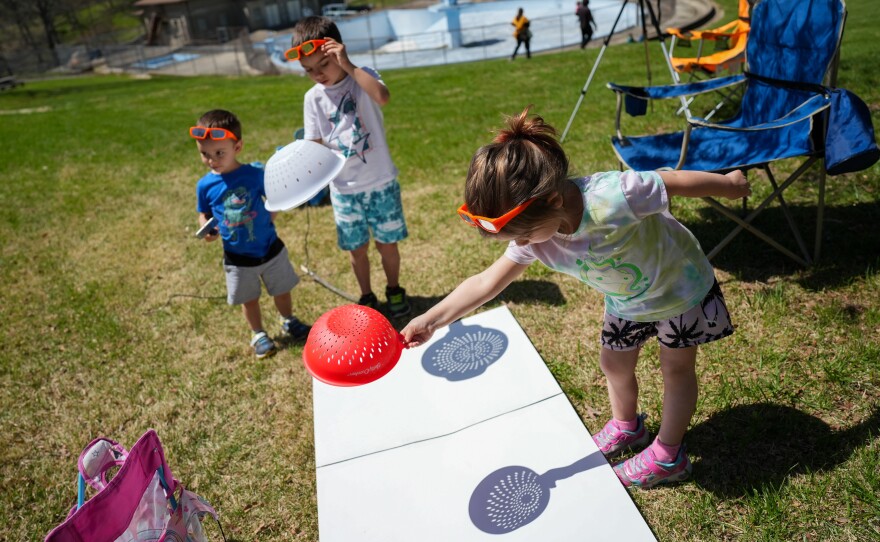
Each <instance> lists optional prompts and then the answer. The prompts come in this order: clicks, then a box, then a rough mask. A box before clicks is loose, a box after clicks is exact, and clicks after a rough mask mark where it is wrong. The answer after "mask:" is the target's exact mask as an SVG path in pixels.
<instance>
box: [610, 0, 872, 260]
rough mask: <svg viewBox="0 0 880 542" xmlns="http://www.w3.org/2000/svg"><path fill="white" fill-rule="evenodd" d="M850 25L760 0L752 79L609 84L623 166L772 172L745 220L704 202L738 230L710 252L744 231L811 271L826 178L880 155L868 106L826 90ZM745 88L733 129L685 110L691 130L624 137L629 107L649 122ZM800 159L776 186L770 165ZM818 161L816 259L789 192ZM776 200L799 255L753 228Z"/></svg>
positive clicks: (840, 13) (835, 7) (831, 8)
mask: <svg viewBox="0 0 880 542" xmlns="http://www.w3.org/2000/svg"><path fill="white" fill-rule="evenodd" d="M845 20H846V8H845V5H844V3H843V1H842V0H760V1H759V2H758V3H756V4H755V6H754V7H753V10H752V19H751V24H752V27H751V32H750V35H749V41H748V45H747V49H746V62H747V68H746V71H745V72H744V73H742V74H737V75H733V76H729V77H722V78H717V79H710V80H706V81H699V82H692V83H684V84H677V85H671V86H665V87H630V86H621V85H616V84H613V83H609V84H608V87H609V88H610V89H611V90H613V91H614V92H615V93H616V94H617V120H616V131H617V134H616V135H615V136H614V137H612V145H613V147H614V150H615V152H616V153H617V155H618V158H619V159H620V161H621V163H622V165H625V166H626V167H629V168H632V169H635V170H656V169H687V170H703V171H716V172H724V171H730V170H732V169H752V168H759V169H762V170H763V171H764V172H765V173H766V175H767V178H768V180H769V181H770V184H771V185H772V187H773V191H772V193H771V194H770V195H769V196H767V198H766V199H764V201H762V202H761V203H760V204H759V205H758V206H757V207H756V208H755V209H754V210H753V211H751V212H750V213H749V214H748V215H747V216H745V217H741V216H740V214H739V213H737V212H735V211H733V210H731V209H730V208H728V207H726V206H723V205H721V204H720V203H719V202H717V201H716V200H714V199H712V198H705V199H706V200H707V201H708V202H709V204H710V205H711V206H712V207H714V208H715V209H717V210H718V211H719V212H721V213H722V214H723V215H725V216H726V217H728V218H729V219H731V220H733V221H734V222H736V224H737V226H736V229H734V230H733V231H732V232H731V233H730V234H729V235H728V236H727V237H725V238H724V239H723V240H722V241H721V242H720V243H719V244H718V245H717V246H716V247H715V248H714V249H713V250H712V251H710V252H709V254H708V256H709V258H712V257H714V256H715V255H716V254H718V252H719V251H720V250H721V249H722V248H723V247H724V246H726V245H727V244H728V243H730V241H731V240H732V239H733V238H734V237H735V236H736V235H737V234H739V232H740V231H742V230H744V229H745V230H748V231H749V232H751V233H753V234H754V235H756V236H758V237H759V238H760V239H762V240H764V241H766V242H767V243H768V244H770V245H771V246H773V247H774V248H776V249H777V250H779V251H780V252H782V253H783V254H785V255H787V256H788V257H790V258H792V259H793V260H795V261H797V262H798V263H800V264H801V265H804V266H809V265H810V264H812V263H813V262H815V261H817V260H818V259H819V256H820V249H821V239H822V222H823V212H824V204H825V174H826V172H827V173H829V174H837V173H841V172H847V171H857V170H859V169H864V168H866V167H868V166H870V165H871V164H873V163H874V162H875V161H876V160H877V158H878V156H880V150H878V148H877V145H876V143H875V142H874V133H873V127H872V126H871V119H870V114H869V113H868V111H867V107H866V106H864V103H863V102H861V101H860V100H859V99H858V98H857V97H856V96H854V95H852V94H851V93H848V92H847V91H844V90H842V89H833V88H830V87H828V86H823V82H827V84H828V85H830V86H831V87H833V85H834V84H835V83H836V82H835V79H836V70H837V58H838V56H837V55H838V51H839V48H840V42H841V38H842V36H843V27H844V23H845ZM740 84H742V85H745V91H744V93H743V98H742V101H741V105H740V110H739V112H738V113H737V114H736V115H735V116H733V117H732V118H731V119H729V120H727V121H724V122H718V123H713V122H709V121H708V120H706V119H703V118H698V117H693V116H692V115H691V113H690V111H686V117H687V125H686V127H685V129H684V131H680V132H675V133H666V134H659V135H650V136H640V137H626V136H624V135H623V133H622V132H621V109H622V108H624V109H625V110H626V111H627V113H629V114H631V115H639V114H645V111H646V109H647V101H648V100H651V99H667V98H677V99H679V100H682V99H683V98H684V97H685V96H691V95H696V94H702V93H706V92H711V91H715V90H718V89H723V88H728V87H731V86H733V85H740ZM829 125H830V127H829ZM826 129H827V130H828V131H827V133H826ZM841 154H844V155H846V156H843V157H841ZM832 155H833V156H832ZM794 157H803V158H805V161H804V162H803V164H802V165H800V166H799V167H797V168H796V170H795V171H794V173H792V174H791V175H790V176H789V177H788V178H787V179H786V180H785V181H783V182H782V183H777V181H776V179H775V177H774V175H773V173H772V172H771V170H770V164H771V163H773V162H775V161H777V160H781V159H785V158H794ZM820 160H823V161H824V165H825V168H822V171H821V172H820V175H819V180H818V204H817V217H816V234H815V241H814V246H813V252H812V254H810V252H809V251H808V250H807V246H806V244H805V243H804V240H803V237H802V236H801V234H800V231H799V229H798V227H797V225H796V224H795V221H794V219H793V217H792V215H791V212H790V211H789V208H788V206H787V205H786V203H785V199H784V198H783V192H784V191H785V190H786V189H787V188H788V187H789V186H791V184H792V183H794V182H795V181H796V180H797V179H798V178H799V177H800V176H801V175H802V174H803V173H804V172H805V171H807V170H808V169H809V168H810V166H812V165H813V164H814V163H815V162H817V161H820ZM774 201H776V202H778V203H779V206H780V208H781V210H782V213H783V214H784V216H785V219H786V221H787V222H788V225H789V227H790V229H791V231H792V234H793V235H794V238H795V241H796V243H797V245H798V252H799V254H798V253H795V252H794V251H792V250H790V249H789V248H786V247H785V246H783V245H782V244H780V243H779V242H778V241H777V240H775V239H773V238H772V237H771V236H770V235H768V234H766V233H764V232H762V231H760V230H758V229H757V228H756V227H755V226H754V225H753V224H752V222H753V221H754V219H755V217H757V216H758V214H759V213H761V212H762V211H763V210H764V209H765V208H766V207H767V206H768V205H770V204H771V203H773V202H774ZM744 203H745V202H744Z"/></svg>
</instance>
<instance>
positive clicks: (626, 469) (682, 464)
mask: <svg viewBox="0 0 880 542" xmlns="http://www.w3.org/2000/svg"><path fill="white" fill-rule="evenodd" d="M692 470H693V466H692V465H691V460H690V459H688V456H687V454H686V453H685V451H684V446H682V447H681V448H679V450H678V455H677V456H676V457H675V461H673V462H672V463H661V462H659V461H657V459H656V458H655V457H654V450H652V449H651V448H650V447H648V448H645V449H644V450H642V453H640V454H639V455H636V456H634V457H631V458H629V459H627V460H626V461H621V462H620V463H618V464H616V465H614V473H615V474H616V475H617V477H618V478H619V479H620V481H621V483H623V485H624V486H625V487H632V486H635V487H640V488H642V489H648V488H649V487H654V486H655V485H657V484H669V483H672V482H680V481H682V480H687V479H688V477H690V475H691V471H692Z"/></svg>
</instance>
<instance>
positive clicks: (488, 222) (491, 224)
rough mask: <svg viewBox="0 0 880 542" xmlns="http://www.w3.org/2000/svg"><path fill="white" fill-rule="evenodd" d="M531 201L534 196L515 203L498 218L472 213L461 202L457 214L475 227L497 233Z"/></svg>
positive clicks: (533, 199)
mask: <svg viewBox="0 0 880 542" xmlns="http://www.w3.org/2000/svg"><path fill="white" fill-rule="evenodd" d="M533 201H535V198H532V199H530V200H527V201H526V202H524V203H522V204H520V205H517V206H516V207H514V208H513V209H511V210H510V211H507V212H506V213H504V214H503V215H501V216H499V217H498V218H488V217H485V216H476V215H472V214H471V213H470V211H468V206H467V203H462V204H461V207H459V208H458V216H459V217H461V219H462V220H464V221H465V222H467V223H468V224H470V225H471V226H473V227H475V228H477V227H479V228H481V229H482V230H483V231H487V232H489V233H498V232H500V231H501V228H503V227H504V226H505V225H507V223H508V222H510V221H511V220H513V219H514V218H515V217H516V216H517V215H518V214H520V213H521V212H523V211H525V209H526V207H528V206H529V205H531V204H532V202H533Z"/></svg>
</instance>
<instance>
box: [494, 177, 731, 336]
mask: <svg viewBox="0 0 880 542" xmlns="http://www.w3.org/2000/svg"><path fill="white" fill-rule="evenodd" d="M575 183H576V184H577V186H578V187H579V188H580V189H581V191H582V193H583V197H584V215H583V218H582V219H581V223H580V225H579V226H578V229H577V231H575V232H574V233H573V234H572V235H562V234H556V235H554V236H553V237H551V238H550V239H548V240H547V241H545V242H543V243H537V244H529V245H526V246H517V245H516V244H515V243H514V242H511V243H510V245H509V246H508V247H507V251H506V252H505V254H506V255H507V257H508V258H510V259H511V260H513V261H514V262H516V263H519V264H530V263H532V262H533V261H535V260H540V261H541V262H542V263H543V264H544V265H546V266H547V267H550V268H551V269H555V270H557V271H561V272H563V273H567V274H569V275H572V276H574V277H577V278H578V279H580V280H581V281H583V282H586V283H587V284H589V285H590V286H592V287H593V288H595V289H596V290H599V291H600V292H602V293H604V294H605V310H606V311H607V312H608V313H609V314H612V315H614V316H617V317H618V318H624V319H626V320H632V321H634V322H655V321H659V320H666V319H669V318H672V317H673V316H678V315H679V314H682V313H684V312H686V311H687V310H689V309H691V308H692V307H694V306H696V305H697V304H698V303H699V302H700V301H702V300H703V298H704V297H705V296H706V294H707V293H708V292H709V289H710V288H711V287H712V284H713V283H714V281H715V274H714V270H713V269H712V264H710V263H709V260H708V258H706V255H705V254H704V253H703V250H702V249H701V248H700V243H699V242H698V241H697V239H696V238H695V237H694V235H693V234H692V233H691V232H690V231H689V230H688V229H687V228H685V227H684V226H683V225H682V224H681V223H679V222H678V221H677V220H676V219H675V218H674V217H673V216H672V215H671V214H670V213H669V196H668V195H667V194H666V185H664V184H663V180H662V179H661V178H660V175H658V174H657V173H656V172H654V171H647V172H635V171H626V172H619V171H610V172H606V173H596V174H594V175H592V176H590V177H584V178H582V179H576V180H575Z"/></svg>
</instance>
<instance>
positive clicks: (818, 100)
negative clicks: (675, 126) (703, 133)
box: [688, 94, 831, 132]
mask: <svg viewBox="0 0 880 542" xmlns="http://www.w3.org/2000/svg"><path fill="white" fill-rule="evenodd" d="M830 105H831V98H830V97H829V96H827V95H824V94H817V95H815V96H812V97H810V98H808V99H807V100H806V101H805V102H803V103H801V104H800V105H799V106H797V107H795V108H794V109H792V110H791V111H789V112H788V113H786V114H785V115H783V116H781V117H779V118H778V119H775V120H772V121H770V122H764V123H761V124H754V125H752V126H730V125H727V124H716V123H713V122H709V121H707V120H706V119H702V118H699V117H691V118H690V119H689V120H688V122H689V123H690V124H691V125H693V126H699V127H701V128H714V129H716V130H727V131H730V132H758V131H761V130H772V129H774V128H782V127H783V126H789V125H791V124H795V123H797V122H801V121H802V120H806V119H808V118H810V117H812V116H813V115H816V114H817V113H821V112H822V111H824V110H825V109H827V108H828V107H829V106H830Z"/></svg>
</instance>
